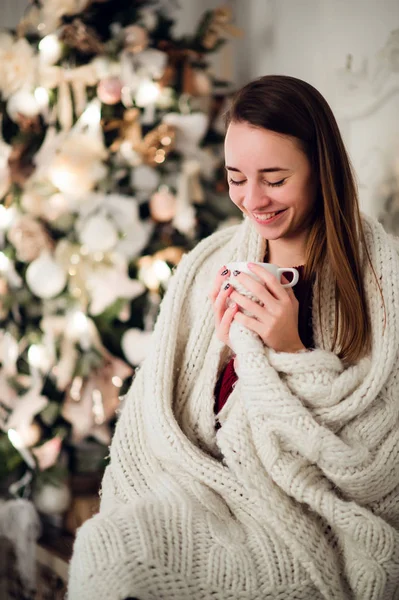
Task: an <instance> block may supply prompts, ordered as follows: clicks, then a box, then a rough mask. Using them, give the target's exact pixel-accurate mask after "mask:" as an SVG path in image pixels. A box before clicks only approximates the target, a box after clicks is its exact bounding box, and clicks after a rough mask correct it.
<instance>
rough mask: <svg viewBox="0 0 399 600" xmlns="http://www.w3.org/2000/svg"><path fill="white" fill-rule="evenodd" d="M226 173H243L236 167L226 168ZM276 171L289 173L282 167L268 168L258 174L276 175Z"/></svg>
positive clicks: (260, 170)
mask: <svg viewBox="0 0 399 600" xmlns="http://www.w3.org/2000/svg"><path fill="white" fill-rule="evenodd" d="M225 169H226V171H235V172H236V173H241V172H242V171H240V169H237V168H236V167H228V166H227V165H226V166H225ZM276 171H289V169H283V168H282V167H267V168H265V169H258V173H275V172H276Z"/></svg>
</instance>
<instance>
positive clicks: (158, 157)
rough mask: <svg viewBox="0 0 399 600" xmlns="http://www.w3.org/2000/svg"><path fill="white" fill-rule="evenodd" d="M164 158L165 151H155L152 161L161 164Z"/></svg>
mask: <svg viewBox="0 0 399 600" xmlns="http://www.w3.org/2000/svg"><path fill="white" fill-rule="evenodd" d="M165 158H166V154H165V150H157V151H156V152H155V157H154V160H155V162H156V163H158V164H161V163H163V162H164V161H165Z"/></svg>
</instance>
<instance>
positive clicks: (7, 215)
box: [0, 204, 15, 230]
mask: <svg viewBox="0 0 399 600" xmlns="http://www.w3.org/2000/svg"><path fill="white" fill-rule="evenodd" d="M14 216H15V210H14V209H13V208H12V207H11V208H6V207H5V206H4V205H3V204H0V229H3V230H5V229H8V228H9V226H10V225H11V223H12V221H13V219H14Z"/></svg>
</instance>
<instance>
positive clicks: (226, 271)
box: [221, 269, 229, 275]
mask: <svg viewBox="0 0 399 600" xmlns="http://www.w3.org/2000/svg"><path fill="white" fill-rule="evenodd" d="M228 272H229V270H228V269H225V270H224V271H222V272H221V275H227V273H228Z"/></svg>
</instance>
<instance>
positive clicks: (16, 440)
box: [7, 429, 36, 469]
mask: <svg viewBox="0 0 399 600" xmlns="http://www.w3.org/2000/svg"><path fill="white" fill-rule="evenodd" d="M7 435H8V439H9V440H10V442H11V444H12V445H13V446H14V448H15V449H16V450H18V452H19V453H20V455H21V456H22V458H23V459H24V461H25V462H26V464H27V465H28V466H29V467H30V468H31V469H35V468H36V463H35V460H34V458H33V456H32V455H31V453H30V452H29V451H28V450H27V449H26V448H25V447H24V445H23V442H22V439H21V436H20V435H19V433H18V432H17V431H15V429H9V430H8V432H7Z"/></svg>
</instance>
